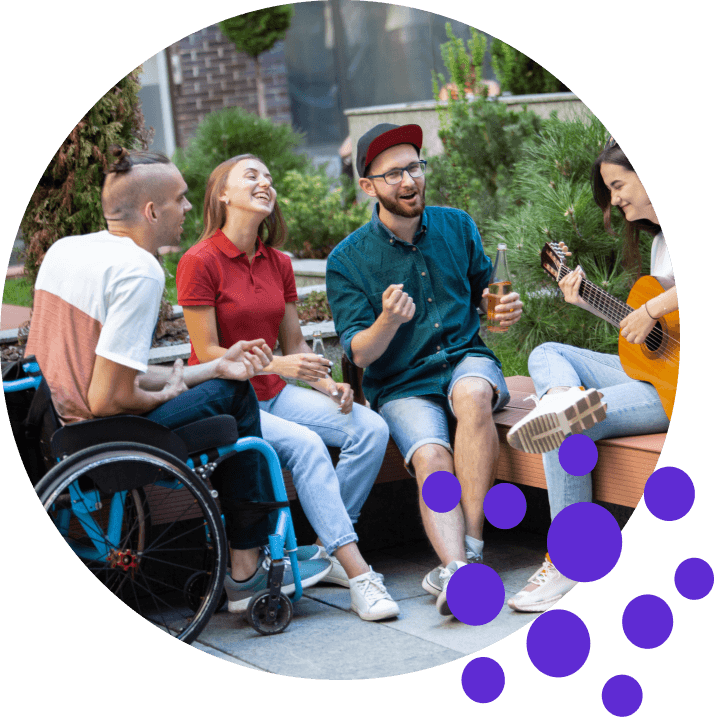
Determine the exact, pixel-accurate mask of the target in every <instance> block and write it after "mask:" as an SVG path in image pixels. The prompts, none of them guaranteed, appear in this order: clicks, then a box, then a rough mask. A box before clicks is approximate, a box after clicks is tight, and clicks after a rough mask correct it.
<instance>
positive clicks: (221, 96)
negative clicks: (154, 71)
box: [170, 25, 291, 147]
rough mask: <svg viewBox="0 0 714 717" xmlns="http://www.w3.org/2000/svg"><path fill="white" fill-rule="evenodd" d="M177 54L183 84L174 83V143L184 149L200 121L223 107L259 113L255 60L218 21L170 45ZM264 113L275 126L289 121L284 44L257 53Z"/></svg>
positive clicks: (279, 43) (277, 44) (171, 49)
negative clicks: (222, 29)
mask: <svg viewBox="0 0 714 717" xmlns="http://www.w3.org/2000/svg"><path fill="white" fill-rule="evenodd" d="M170 53H171V54H172V55H176V56H178V58H179V61H180V66H181V83H180V84H177V85H176V87H175V96H174V114H175V116H176V129H177V134H178V136H177V138H176V141H177V144H178V145H179V146H180V147H185V146H186V145H187V144H188V141H189V140H190V139H191V137H193V135H194V133H195V131H196V127H197V126H198V124H199V122H201V120H202V119H203V118H204V117H205V116H206V115H207V114H208V113H209V112H213V111H215V110H219V109H223V108H224V107H242V108H244V109H245V110H247V111H248V112H253V113H255V114H258V96H257V91H256V82H255V65H254V63H253V59H252V58H251V57H250V56H249V55H247V54H245V53H243V52H240V53H239V52H238V51H237V50H236V48H235V45H233V43H232V42H231V41H230V40H228V39H226V38H225V37H224V36H223V35H222V34H221V31H220V30H219V28H218V25H211V26H209V27H206V28H204V29H203V30H200V31H199V32H195V33H193V34H192V35H188V37H184V38H183V40H180V41H179V42H177V43H175V44H174V45H172V46H171V48H170ZM260 67H261V70H262V73H263V82H264V84H265V102H266V106H267V111H268V117H269V118H270V119H271V120H272V121H273V122H275V123H276V124H290V122H291V115H290V98H289V96H288V73H287V66H286V62H285V51H284V46H283V43H282V42H278V43H276V45H275V47H273V49H272V50H270V52H266V53H263V54H262V55H261V56H260Z"/></svg>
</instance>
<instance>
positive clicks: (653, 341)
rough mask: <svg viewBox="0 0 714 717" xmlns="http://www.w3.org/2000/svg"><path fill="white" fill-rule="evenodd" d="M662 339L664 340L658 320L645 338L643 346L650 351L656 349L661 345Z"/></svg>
mask: <svg viewBox="0 0 714 717" xmlns="http://www.w3.org/2000/svg"><path fill="white" fill-rule="evenodd" d="M662 341H664V333H663V332H662V324H661V323H660V322H659V321H658V322H657V323H656V324H655V326H654V328H653V329H652V331H650V333H649V335H648V336H647V338H646V339H645V346H646V347H647V348H648V349H649V350H650V351H657V349H658V348H659V347H660V346H661V345H662Z"/></svg>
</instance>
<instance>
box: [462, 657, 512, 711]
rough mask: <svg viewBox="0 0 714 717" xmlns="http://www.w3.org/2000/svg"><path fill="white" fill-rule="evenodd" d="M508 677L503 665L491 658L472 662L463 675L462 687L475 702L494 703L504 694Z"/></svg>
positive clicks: (465, 668) (477, 659) (481, 658)
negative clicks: (504, 672)
mask: <svg viewBox="0 0 714 717" xmlns="http://www.w3.org/2000/svg"><path fill="white" fill-rule="evenodd" d="M505 684H506V676H505V675H504V674H503V668H502V667H501V665H499V664H498V662H496V660H492V659H491V658H490V657H477V658H476V659H475V660H471V662H469V664H468V665H466V667H464V671H463V672H462V673H461V686H462V687H463V689H464V692H465V693H466V696H467V697H468V698H469V699H471V700H473V701H474V702H481V703H482V704H485V703H487V702H493V701H494V700H495V699H496V698H497V697H499V696H500V695H501V692H503V687H504V685H505Z"/></svg>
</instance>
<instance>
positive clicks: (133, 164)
mask: <svg viewBox="0 0 714 717" xmlns="http://www.w3.org/2000/svg"><path fill="white" fill-rule="evenodd" d="M109 153H110V155H112V156H113V157H115V158H116V159H115V161H114V163H113V164H112V165H111V166H110V167H109V168H108V169H107V170H106V171H105V172H104V178H103V180H102V211H103V212H104V217H105V219H107V220H108V221H109V220H114V221H130V220H133V219H134V218H135V214H136V212H137V211H138V210H139V209H140V207H139V204H140V200H142V199H144V198H145V195H146V192H147V190H153V191H156V190H157V189H158V190H159V194H158V195H157V196H156V200H159V199H163V198H162V197H161V195H160V188H159V185H158V184H157V182H156V178H155V177H153V176H151V174H150V173H148V172H147V173H145V172H141V169H144V168H147V169H148V168H150V167H152V166H156V167H158V166H161V165H164V166H165V165H170V164H171V160H170V159H169V158H168V157H167V156H166V155H164V154H161V153H160V152H139V151H132V152H130V151H129V150H127V149H125V148H124V147H120V146H119V145H116V144H114V145H112V146H111V147H110V148H109ZM135 168H140V173H142V174H144V177H143V178H142V181H131V180H132V179H134V177H133V176H132V170H134V169H135ZM134 174H136V172H134ZM137 179H138V177H137Z"/></svg>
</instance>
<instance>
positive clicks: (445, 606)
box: [436, 560, 467, 615]
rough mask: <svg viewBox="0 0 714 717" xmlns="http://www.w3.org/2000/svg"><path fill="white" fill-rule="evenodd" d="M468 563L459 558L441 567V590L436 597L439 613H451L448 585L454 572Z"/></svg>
mask: <svg viewBox="0 0 714 717" xmlns="http://www.w3.org/2000/svg"><path fill="white" fill-rule="evenodd" d="M466 564H467V563H462V562H460V561H458V560H452V561H451V562H450V563H449V564H448V565H447V566H446V567H445V568H441V574H440V575H439V579H440V581H441V592H440V593H439V597H438V598H437V599H436V609H437V610H438V611H439V615H451V608H450V607H449V603H448V602H447V601H446V586H447V585H448V584H449V580H451V578H452V576H453V574H454V573H455V572H456V571H457V570H458V569H459V568H462V567H463V566H464V565H466Z"/></svg>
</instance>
